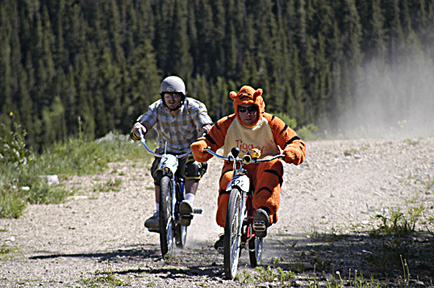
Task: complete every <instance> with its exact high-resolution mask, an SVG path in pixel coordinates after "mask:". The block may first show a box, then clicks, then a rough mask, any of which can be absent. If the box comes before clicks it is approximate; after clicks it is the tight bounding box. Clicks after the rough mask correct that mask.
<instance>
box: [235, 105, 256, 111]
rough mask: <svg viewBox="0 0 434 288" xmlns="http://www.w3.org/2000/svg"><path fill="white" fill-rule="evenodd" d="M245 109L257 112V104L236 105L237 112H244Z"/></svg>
mask: <svg viewBox="0 0 434 288" xmlns="http://www.w3.org/2000/svg"><path fill="white" fill-rule="evenodd" d="M246 111H249V112H250V113H253V112H258V106H256V105H253V106H249V107H243V106H238V112H240V113H246Z"/></svg>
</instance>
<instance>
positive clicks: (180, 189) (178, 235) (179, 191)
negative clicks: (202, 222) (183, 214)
mask: <svg viewBox="0 0 434 288" xmlns="http://www.w3.org/2000/svg"><path fill="white" fill-rule="evenodd" d="M183 195H184V183H182V182H177V183H176V198H177V203H181V202H182V200H183V199H184V196H183ZM177 206H178V208H175V209H176V210H175V213H178V215H179V205H177ZM179 217H180V216H179ZM177 222H178V221H177ZM175 240H176V247H178V248H181V249H184V247H185V244H186V242H187V226H182V225H181V223H179V222H178V223H177V224H176V229H175Z"/></svg>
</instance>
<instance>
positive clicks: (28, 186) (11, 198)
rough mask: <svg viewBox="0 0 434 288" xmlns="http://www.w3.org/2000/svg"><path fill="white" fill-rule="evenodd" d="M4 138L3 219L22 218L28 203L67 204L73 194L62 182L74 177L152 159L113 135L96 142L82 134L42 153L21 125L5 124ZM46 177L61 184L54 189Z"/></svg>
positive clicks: (0, 171) (0, 155) (0, 151)
mask: <svg viewBox="0 0 434 288" xmlns="http://www.w3.org/2000/svg"><path fill="white" fill-rule="evenodd" d="M0 135H1V140H0V141H1V143H0V144H1V145H0V218H19V217H20V216H21V215H22V212H23V210H24V209H25V208H26V207H27V205H28V204H53V203H61V202H63V201H65V200H66V199H67V197H68V196H72V195H71V193H72V192H70V191H66V190H65V189H64V188H63V186H62V184H61V183H62V180H64V179H66V178H68V177H70V176H72V175H86V174H95V173H99V172H102V171H104V170H105V169H106V168H107V167H108V165H107V164H108V163H109V162H120V161H124V160H125V159H133V158H146V157H149V156H148V154H147V153H146V152H145V151H144V149H143V148H142V147H140V144H139V143H134V142H132V141H131V140H130V138H129V136H128V135H120V134H114V133H109V134H108V135H106V136H105V137H103V138H100V139H98V140H94V141H87V140H86V139H84V138H83V137H82V136H81V135H79V136H78V137H75V138H70V139H68V140H66V141H63V142H58V143H53V144H52V145H50V146H47V147H46V148H44V149H43V151H42V152H41V153H35V152H33V151H31V150H29V149H28V147H27V146H26V143H25V136H26V131H25V130H24V129H23V128H22V127H21V126H20V125H19V124H16V123H14V122H12V123H10V126H8V125H6V124H5V123H1V124H0ZM46 175H56V176H57V177H58V178H59V180H60V185H55V186H50V185H49V183H48V181H47V179H46V177H44V176H46ZM109 184H111V186H113V187H116V186H118V183H109Z"/></svg>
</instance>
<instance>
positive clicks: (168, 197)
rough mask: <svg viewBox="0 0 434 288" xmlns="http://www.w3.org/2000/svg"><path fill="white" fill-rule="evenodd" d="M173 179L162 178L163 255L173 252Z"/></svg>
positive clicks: (161, 230)
mask: <svg viewBox="0 0 434 288" xmlns="http://www.w3.org/2000/svg"><path fill="white" fill-rule="evenodd" d="M172 201H173V199H172V179H171V178H170V177H169V176H163V177H162V178H161V180H160V213H159V216H160V220H159V226H160V247H161V254H162V256H163V257H164V256H166V254H172V253H173V233H174V231H173V230H174V229H173V228H174V219H173V213H172V207H173V206H172Z"/></svg>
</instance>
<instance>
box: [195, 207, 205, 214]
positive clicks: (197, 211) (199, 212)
mask: <svg viewBox="0 0 434 288" xmlns="http://www.w3.org/2000/svg"><path fill="white" fill-rule="evenodd" d="M202 212H203V210H202V208H194V209H193V214H202Z"/></svg>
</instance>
